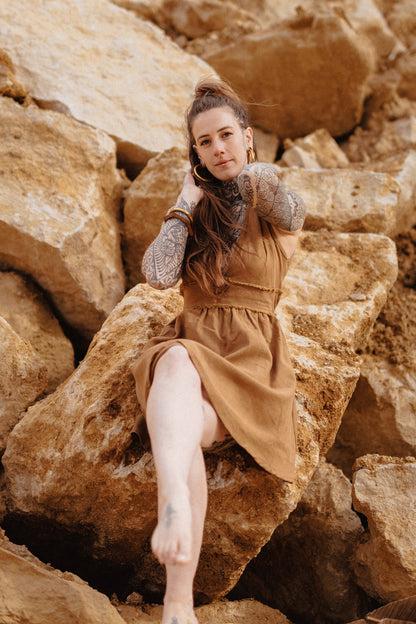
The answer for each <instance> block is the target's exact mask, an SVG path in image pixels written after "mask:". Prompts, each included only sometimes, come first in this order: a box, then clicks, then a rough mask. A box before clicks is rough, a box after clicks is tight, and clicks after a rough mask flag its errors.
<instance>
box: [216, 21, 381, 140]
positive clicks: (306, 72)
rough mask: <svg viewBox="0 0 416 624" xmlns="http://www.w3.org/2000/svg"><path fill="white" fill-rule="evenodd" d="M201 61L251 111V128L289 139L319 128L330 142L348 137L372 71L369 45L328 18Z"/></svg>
mask: <svg viewBox="0 0 416 624" xmlns="http://www.w3.org/2000/svg"><path fill="white" fill-rule="evenodd" d="M204 58H205V60H206V61H207V62H208V63H210V65H212V66H213V67H214V69H216V70H217V72H218V73H219V74H221V76H223V77H224V78H226V79H228V80H229V81H230V82H231V84H232V85H233V86H234V87H235V88H236V89H237V91H238V92H239V93H242V94H244V97H245V100H246V101H248V102H251V103H252V104H251V106H250V113H251V118H252V120H253V123H254V125H257V126H259V127H260V128H262V129H264V130H268V131H270V132H272V133H275V134H278V135H279V136H280V137H292V138H294V137H299V136H304V135H305V134H308V133H309V132H313V131H314V130H316V129H318V128H323V127H324V128H327V129H328V131H329V132H330V134H331V135H333V136H338V135H342V134H345V133H346V132H349V131H350V130H351V129H352V128H353V127H354V126H355V125H356V124H357V123H358V121H359V120H360V118H361V114H362V110H363V101H364V98H365V96H366V80H367V78H368V76H369V74H370V73H371V71H372V70H373V69H374V59H373V49H372V47H371V45H370V44H369V43H368V41H367V40H366V39H364V38H362V37H360V36H359V35H357V34H356V33H355V32H354V31H353V29H352V28H351V27H350V26H348V24H347V22H346V21H345V20H344V19H342V18H340V17H337V16H335V15H333V14H331V13H328V12H325V13H322V14H318V13H315V14H310V15H308V16H306V17H305V16H301V17H300V18H299V19H297V20H295V21H292V22H288V23H282V24H279V25H277V26H275V27H274V28H273V29H272V30H270V31H267V32H257V33H253V34H249V35H247V36H245V37H241V38H240V39H239V40H238V41H237V42H235V43H234V44H230V45H228V46H226V47H224V48H221V49H220V50H218V51H217V52H212V53H210V52H207V54H206V55H204ZM256 104H258V105H259V106H256Z"/></svg>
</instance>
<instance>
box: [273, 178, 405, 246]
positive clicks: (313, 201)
mask: <svg viewBox="0 0 416 624" xmlns="http://www.w3.org/2000/svg"><path fill="white" fill-rule="evenodd" d="M278 173H279V176H280V178H281V180H282V182H283V183H284V184H285V186H287V188H289V189H292V190H293V191H295V192H296V193H299V195H300V196H301V197H302V198H303V200H304V202H305V205H306V211H307V212H306V219H305V228H306V229H309V230H319V229H325V230H333V231H337V232H369V233H377V234H387V235H390V234H392V233H393V232H394V231H395V230H396V229H397V226H396V223H397V219H398V218H399V217H400V216H401V210H400V209H401V204H400V197H401V188H400V186H399V184H398V183H397V182H396V181H395V180H394V179H393V178H392V177H391V176H390V175H388V174H383V173H374V172H372V171H355V170H353V169H303V168H300V167H282V168H279V170H278ZM409 209H410V208H409ZM412 211H413V210H412Z"/></svg>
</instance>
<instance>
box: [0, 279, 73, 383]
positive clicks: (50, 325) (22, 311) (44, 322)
mask: <svg viewBox="0 0 416 624" xmlns="http://www.w3.org/2000/svg"><path fill="white" fill-rule="evenodd" d="M0 316H2V317H3V318H4V319H5V320H6V321H7V322H8V323H9V324H10V326H11V327H12V328H13V329H14V331H15V332H16V333H17V334H19V336H21V337H22V338H25V339H26V340H28V341H29V342H30V344H31V345H32V347H33V349H34V351H35V352H36V353H37V354H38V355H39V357H40V358H41V360H42V362H43V364H44V365H45V366H46V368H47V374H48V385H47V387H46V392H51V391H52V390H55V388H56V387H57V386H58V385H59V384H60V383H61V382H62V381H64V380H65V379H66V378H67V377H69V375H70V374H71V373H72V371H73V370H74V349H73V347H72V344H71V342H70V340H69V339H68V338H67V337H66V336H65V334H64V332H63V330H62V328H61V326H60V325H59V323H58V321H57V319H56V317H55V316H54V314H53V312H52V310H51V307H50V305H49V304H48V302H47V300H46V298H45V296H44V294H43V293H42V291H40V290H39V288H36V286H35V285H34V284H33V283H32V282H31V281H30V280H29V279H28V278H27V277H24V276H22V275H19V274H18V273H14V272H13V271H9V272H5V273H0Z"/></svg>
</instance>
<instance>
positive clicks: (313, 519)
mask: <svg viewBox="0 0 416 624" xmlns="http://www.w3.org/2000/svg"><path fill="white" fill-rule="evenodd" d="M351 506H352V500H351V483H350V481H349V480H348V479H347V478H346V477H345V475H344V474H343V473H342V472H341V470H339V469H337V468H335V467H334V466H332V465H331V464H328V463H327V462H325V460H324V459H322V460H321V461H320V462H319V464H318V467H317V469H316V471H315V473H314V475H313V477H312V479H311V481H310V482H309V484H308V486H307V488H306V490H305V491H304V492H303V494H302V498H301V499H300V501H299V504H298V506H297V507H296V509H295V510H294V511H293V512H292V514H291V515H290V516H289V518H288V519H287V520H286V522H284V523H283V524H282V525H280V526H279V527H277V529H276V531H275V532H274V534H273V536H272V538H271V540H270V542H268V544H266V546H264V548H263V549H262V551H261V552H260V554H259V555H258V556H257V557H256V558H255V559H254V560H253V561H252V562H251V563H250V564H249V565H248V566H247V568H246V570H245V572H244V573H243V576H242V578H241V580H240V582H239V584H238V585H237V587H236V589H235V592H234V593H237V595H238V593H239V592H242V593H243V594H244V593H248V592H251V593H252V595H253V596H255V597H256V599H257V600H260V601H261V602H264V603H266V604H268V605H270V606H274V607H277V608H278V609H280V610H281V611H282V612H283V613H286V614H287V615H288V617H290V618H291V619H293V620H294V621H296V622H299V621H300V622H302V621H311V622H312V621H313V622H316V623H319V622H321V623H322V624H328V623H329V622H345V620H347V619H348V618H356V617H359V616H361V615H362V614H363V613H365V612H366V611H368V609H369V607H370V605H369V600H368V597H366V595H365V593H364V591H363V590H362V589H361V588H359V587H358V586H357V584H356V582H355V578H354V574H353V571H352V568H351V566H350V563H349V560H350V557H351V555H352V553H353V550H354V546H355V543H356V541H357V540H358V539H359V537H360V536H361V535H362V533H363V531H364V529H363V527H362V525H361V522H360V520H359V518H358V516H357V514H356V513H355V512H354V511H353V510H352V509H351ZM299 544H301V545H302V546H301V548H299Z"/></svg>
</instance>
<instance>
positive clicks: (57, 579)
mask: <svg viewBox="0 0 416 624" xmlns="http://www.w3.org/2000/svg"><path fill="white" fill-rule="evenodd" d="M0 622H1V623H2V624H25V623H26V622H30V624H74V623H75V622H76V624H123V623H124V620H123V618H122V617H121V616H120V615H119V614H118V613H117V611H116V609H115V608H114V607H113V606H112V605H111V603H110V601H109V599H108V598H107V596H104V595H103V594H100V593H99V592H98V591H96V590H94V589H92V588H91V587H89V586H88V584H87V583H85V582H84V581H82V580H81V579H80V578H79V577H76V576H75V575H73V574H70V573H68V572H65V573H63V572H60V571H58V570H54V569H53V568H51V567H50V566H46V565H45V564H43V563H42V562H40V561H39V559H37V558H36V557H34V556H33V555H31V553H29V552H28V551H27V549H25V547H18V546H15V545H14V544H11V543H10V542H9V541H8V539H7V538H6V537H5V536H4V533H3V531H1V530H0Z"/></svg>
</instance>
